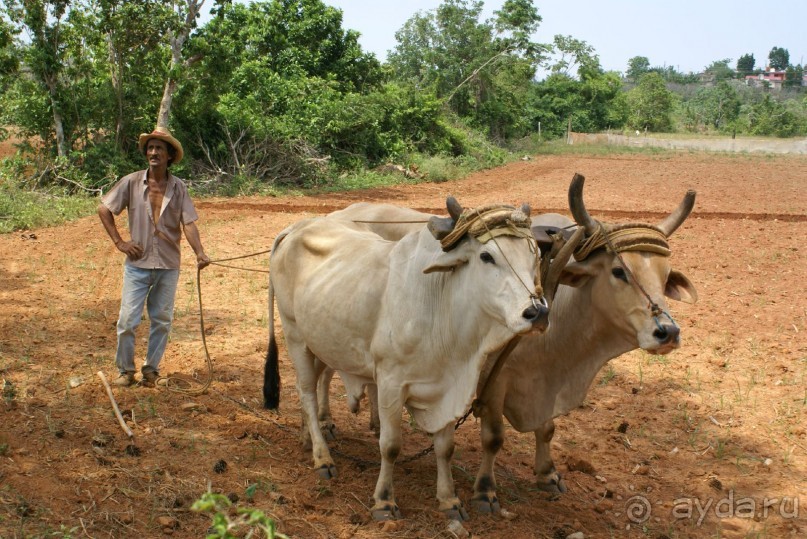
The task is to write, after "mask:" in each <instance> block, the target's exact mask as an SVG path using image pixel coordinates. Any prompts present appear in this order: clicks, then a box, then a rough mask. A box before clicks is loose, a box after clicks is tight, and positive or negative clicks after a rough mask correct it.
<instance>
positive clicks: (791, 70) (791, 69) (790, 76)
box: [783, 64, 804, 88]
mask: <svg viewBox="0 0 807 539" xmlns="http://www.w3.org/2000/svg"><path fill="white" fill-rule="evenodd" d="M803 78H804V68H803V67H802V66H801V65H800V64H799V65H794V66H787V69H785V82H784V83H783V86H785V87H786V88H801V81H802V80H803Z"/></svg>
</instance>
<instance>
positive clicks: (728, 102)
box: [684, 81, 741, 131]
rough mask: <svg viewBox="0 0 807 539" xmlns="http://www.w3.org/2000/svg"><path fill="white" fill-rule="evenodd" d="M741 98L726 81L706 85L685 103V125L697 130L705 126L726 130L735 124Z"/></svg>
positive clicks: (687, 127) (688, 128) (689, 128)
mask: <svg viewBox="0 0 807 539" xmlns="http://www.w3.org/2000/svg"><path fill="white" fill-rule="evenodd" d="M740 104H741V103H740V98H739V95H738V93H737V90H736V89H735V88H734V86H732V85H731V84H729V83H728V82H726V81H722V82H719V83H718V84H717V85H716V86H704V87H702V88H700V89H699V90H698V93H697V94H696V95H695V97H694V98H693V99H691V100H689V101H688V102H687V103H686V104H685V105H684V108H685V111H686V112H685V114H684V117H685V127H686V129H687V130H689V131H697V130H699V129H700V128H701V127H703V126H709V127H712V128H714V129H717V130H721V129H723V130H725V129H727V128H728V127H729V126H734V127H736V126H735V124H734V122H735V121H736V120H737V118H738V117H739V114H740Z"/></svg>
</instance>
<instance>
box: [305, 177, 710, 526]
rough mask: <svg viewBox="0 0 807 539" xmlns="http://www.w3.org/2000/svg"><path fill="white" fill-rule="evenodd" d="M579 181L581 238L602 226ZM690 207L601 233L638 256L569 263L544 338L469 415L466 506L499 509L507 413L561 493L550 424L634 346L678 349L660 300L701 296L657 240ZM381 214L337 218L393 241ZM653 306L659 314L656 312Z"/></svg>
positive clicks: (575, 208) (395, 229)
mask: <svg viewBox="0 0 807 539" xmlns="http://www.w3.org/2000/svg"><path fill="white" fill-rule="evenodd" d="M583 184H584V178H583V177H582V176H580V175H575V178H574V180H573V181H572V184H571V185H570V188H569V205H570V209H571V212H572V215H573V216H574V217H575V220H576V221H577V223H579V224H580V226H583V227H584V229H585V232H586V237H587V238H591V237H592V235H595V234H596V233H597V231H598V230H599V228H600V223H599V222H598V221H595V220H594V219H593V218H592V217H591V216H590V215H589V214H588V211H587V210H586V208H585V205H584V204H583V198H582V191H583ZM694 202H695V193H694V191H689V192H688V193H687V195H686V196H685V198H684V200H683V201H682V202H681V204H680V205H679V207H678V208H677V209H676V210H675V211H673V212H672V213H671V214H670V215H669V216H668V217H667V218H666V219H664V220H663V221H662V222H661V223H659V224H658V225H657V226H655V227H651V226H648V225H644V224H638V225H621V226H616V225H609V224H605V223H603V224H602V226H603V229H604V230H605V231H606V232H610V233H611V235H612V236H613V234H619V233H620V232H619V230H622V231H623V233H624V232H627V233H628V234H630V231H631V230H634V231H636V230H639V238H638V239H636V238H633V239H631V238H630V237H628V239H627V241H626V242H623V243H630V242H631V241H633V242H634V245H633V246H631V248H633V249H636V250H625V251H623V252H620V253H619V255H618V256H617V255H616V254H614V253H613V252H612V251H611V250H610V249H607V248H605V247H600V248H598V249H596V250H594V251H593V252H591V253H590V254H588V256H586V257H585V258H584V259H583V260H579V261H572V262H569V263H568V264H567V265H566V267H565V268H564V270H563V272H562V273H561V277H560V282H561V284H562V286H560V287H559V288H558V290H557V293H556V294H555V296H554V301H553V303H552V307H551V309H550V316H549V318H550V326H549V329H548V330H547V331H546V332H545V333H544V334H541V335H533V336H527V337H524V338H522V339H521V341H520V342H519V344H518V346H516V348H515V349H514V350H513V352H512V353H511V354H510V356H509V358H508V359H507V360H506V361H505V362H504V366H503V368H502V370H501V371H500V373H499V374H498V376H497V377H496V378H495V380H493V381H492V383H491V384H489V386H488V388H487V390H486V393H485V395H479V397H480V398H481V399H482V403H481V407H480V408H479V409H478V410H476V411H475V412H476V413H477V414H478V415H480V416H481V422H482V445H483V450H484V453H483V459H482V464H481V467H480V470H479V473H478V474H477V479H476V482H475V485H474V496H473V500H472V505H473V506H474V507H475V508H476V509H477V510H479V511H482V512H487V511H498V510H499V509H500V506H499V502H498V499H497V496H496V482H495V476H494V461H495V457H496V454H497V452H498V451H499V449H500V448H501V446H502V444H503V443H504V426H503V421H502V417H503V416H504V417H506V418H507V420H508V422H509V423H510V424H511V425H512V426H513V428H514V429H516V430H517V431H519V432H534V434H535V442H536V451H535V462H534V471H535V474H536V476H537V484H538V487H539V488H541V489H543V490H548V491H555V492H564V491H565V490H566V487H565V485H564V483H563V481H562V479H561V476H560V474H559V473H558V472H557V470H556V468H555V465H554V462H553V460H552V457H551V455H550V441H551V440H552V436H553V435H554V430H555V425H554V421H553V419H554V418H555V417H558V416H560V415H563V414H566V413H568V412H569V411H571V410H573V409H574V408H576V407H578V406H579V405H580V404H582V402H583V400H584V398H585V395H586V393H587V392H588V388H589V386H590V385H591V382H592V381H593V379H594V377H595V376H596V374H597V372H598V371H599V370H600V369H601V368H602V366H603V365H605V363H606V362H608V361H609V360H611V359H613V358H615V357H617V356H619V355H621V354H623V353H626V352H629V351H631V350H634V349H636V348H642V349H644V350H647V351H649V352H651V353H654V354H666V353H668V352H670V351H672V350H674V349H675V348H678V347H679V346H680V330H679V328H678V326H677V325H676V324H675V323H674V322H673V320H672V317H670V316H669V314H668V312H669V311H668V307H667V304H666V301H665V299H664V297H665V296H666V297H669V298H671V299H675V300H679V301H684V302H694V301H696V299H697V292H696V290H695V288H694V286H693V285H692V283H691V282H690V281H689V280H688V279H687V278H686V276H685V275H684V274H682V273H681V272H679V271H676V270H673V269H672V268H671V266H670V263H669V257H668V256H666V255H665V254H664V253H663V251H664V249H663V248H662V249H659V248H658V247H659V245H658V244H659V243H666V242H665V241H664V240H661V241H659V240H660V239H661V238H666V237H669V236H670V235H671V234H672V233H673V232H674V231H675V230H676V229H677V228H678V227H679V226H680V225H681V224H682V223H683V222H684V220H685V219H686V218H687V216H688V215H689V213H690V212H691V210H692V207H693V205H694ZM382 209H383V208H379V207H375V206H372V205H359V204H357V205H354V206H351V207H349V208H347V209H345V210H342V211H341V212H336V213H334V214H333V215H337V214H339V215H340V216H341V217H342V218H343V219H352V220H356V221H368V223H363V224H361V225H360V226H364V227H366V228H367V229H369V230H373V231H375V232H376V233H378V234H379V235H380V236H382V237H385V238H386V239H390V240H395V239H396V238H397V237H399V235H400V234H401V233H402V232H403V231H404V230H405V227H406V226H407V225H405V224H398V225H394V226H390V225H389V224H386V223H377V224H372V223H370V222H372V221H374V220H376V221H381V219H380V213H379V212H380V211H381V210H382ZM428 217H429V215H428V214H423V213H419V212H415V211H413V210H406V209H401V210H400V211H399V212H397V214H396V215H395V216H390V215H388V216H387V219H388V220H390V221H394V220H397V221H416V220H423V219H427V218H428ZM532 224H533V230H534V231H535V232H536V235H538V234H539V233H540V232H541V231H544V230H546V229H547V228H549V229H557V230H562V229H566V230H570V229H572V228H574V227H575V226H576V224H575V222H574V221H572V220H570V219H569V218H567V217H564V216H562V215H558V214H544V215H539V216H537V217H535V218H533V220H532ZM409 226H411V225H409ZM643 229H649V230H650V232H649V235H650V237H651V241H650V242H649V244H647V243H648V242H647V240H642V238H641V236H642V232H641V231H642V230H643ZM653 229H655V230H656V231H657V232H660V234H656V233H655V232H654V231H653ZM653 236H655V237H653ZM643 241H644V243H643ZM653 241H655V243H656V245H653ZM646 244H647V245H646ZM617 250H618V251H620V250H621V248H620V247H617ZM659 251H662V252H659ZM623 264H624V265H623ZM642 290H644V292H643V291H642ZM645 293H646V294H647V295H645ZM650 302H652V303H653V304H655V305H656V306H657V307H658V310H657V311H656V313H655V314H654V313H653V312H652V311H651V307H650ZM332 375H333V373H332V372H328V371H326V372H325V373H324V374H323V378H322V380H321V381H320V395H321V396H325V398H327V390H328V387H327V386H328V381H329V380H330V377H331V376H332ZM482 382H484V380H480V390H481V383H482ZM346 388H347V390H348V394H349V396H350V402H351V409H353V410H354V411H356V410H357V403H358V398H359V397H360V396H361V388H360V387H356V386H355V385H351V384H350V382H347V383H346ZM372 389H373V388H372V387H370V386H368V393H369V395H370V396H371V400H370V409H371V414H373V413H374V411H373V399H372V396H373V392H372ZM322 402H323V405H322V407H321V409H320V417H321V419H322V420H323V423H324V425H325V426H327V427H328V428H329V429H331V430H332V428H333V427H332V423H331V421H330V411H329V409H328V407H327V400H324V399H323V400H322ZM373 421H374V419H373V416H372V415H371V427H374V425H373Z"/></svg>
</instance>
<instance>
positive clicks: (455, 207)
mask: <svg viewBox="0 0 807 539" xmlns="http://www.w3.org/2000/svg"><path fill="white" fill-rule="evenodd" d="M446 209H448V214H449V215H450V216H451V218H452V219H453V220H454V221H455V222H456V221H457V219H459V218H460V215H462V205H461V204H460V203H459V202H458V201H457V199H456V198H454V197H452V196H449V197H448V198H446Z"/></svg>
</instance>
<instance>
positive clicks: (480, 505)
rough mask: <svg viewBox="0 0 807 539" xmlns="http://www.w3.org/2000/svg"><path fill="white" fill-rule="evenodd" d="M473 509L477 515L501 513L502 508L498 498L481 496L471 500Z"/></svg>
mask: <svg viewBox="0 0 807 539" xmlns="http://www.w3.org/2000/svg"><path fill="white" fill-rule="evenodd" d="M471 509H473V510H474V511H476V512H477V513H483V514H487V513H501V511H502V506H501V505H499V499H498V498H497V497H496V496H484V495H482V496H479V497H477V498H473V499H472V500H471Z"/></svg>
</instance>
